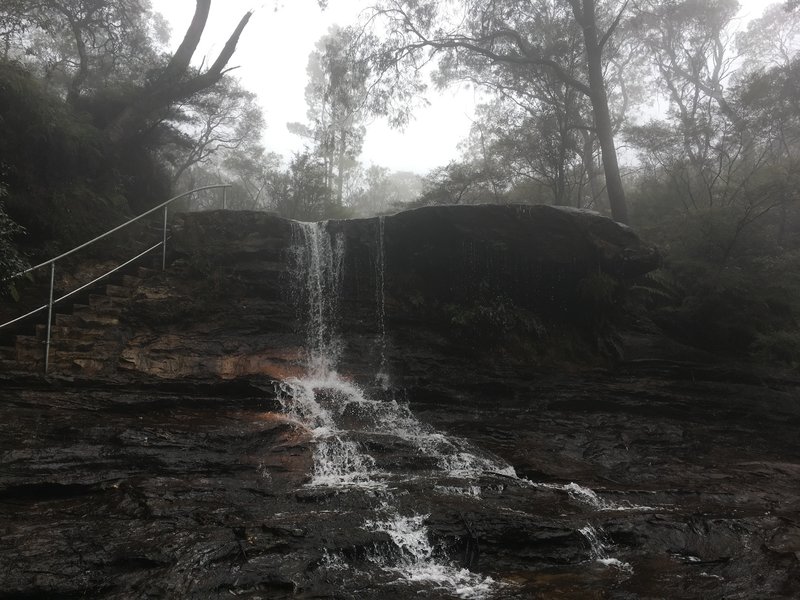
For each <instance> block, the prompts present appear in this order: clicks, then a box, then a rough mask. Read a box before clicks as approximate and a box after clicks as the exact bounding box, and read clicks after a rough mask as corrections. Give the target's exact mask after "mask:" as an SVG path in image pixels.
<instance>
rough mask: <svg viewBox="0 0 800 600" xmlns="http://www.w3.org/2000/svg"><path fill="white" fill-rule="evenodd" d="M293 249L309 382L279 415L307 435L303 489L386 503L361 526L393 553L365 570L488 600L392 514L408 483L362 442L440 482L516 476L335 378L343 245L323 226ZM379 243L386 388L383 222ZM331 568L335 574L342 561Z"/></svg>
mask: <svg viewBox="0 0 800 600" xmlns="http://www.w3.org/2000/svg"><path fill="white" fill-rule="evenodd" d="M295 240H296V244H295V248H294V259H295V269H294V271H295V275H296V286H297V292H298V295H299V297H300V298H301V301H300V305H301V306H303V309H304V310H305V315H306V328H307V330H306V336H307V355H306V369H307V374H306V376H305V377H303V378H300V379H292V380H288V381H286V382H284V383H283V384H282V386H281V390H280V391H281V399H282V403H283V406H284V409H285V411H286V412H287V413H288V414H289V415H290V416H291V417H293V418H294V419H296V420H297V421H298V422H300V423H302V424H303V425H304V426H306V427H307V428H308V429H310V430H311V432H312V434H313V438H314V442H315V450H314V456H313V459H314V462H313V469H314V471H313V474H312V478H311V481H310V482H309V483H308V484H307V485H308V486H309V487H312V488H313V487H324V488H332V489H336V490H340V491H342V490H350V491H351V492H375V491H380V492H381V497H382V498H383V501H382V502H381V504H380V505H379V506H376V507H375V510H374V517H373V518H372V519H369V520H367V521H365V522H364V523H363V529H365V530H366V531H371V532H378V533H382V534H385V535H387V536H388V537H389V539H390V540H391V542H392V544H393V545H394V548H393V551H391V552H386V553H376V554H375V555H373V556H372V557H371V561H372V562H373V563H374V564H375V565H376V566H377V567H379V568H380V569H382V570H384V571H387V572H390V573H393V574H395V576H396V577H399V578H402V579H406V580H408V581H409V582H416V583H418V584H428V585H430V586H432V589H444V590H447V591H448V593H450V594H452V595H455V596H457V597H464V598H478V597H485V596H486V594H487V593H488V592H489V590H490V589H491V588H492V587H493V586H494V582H493V581H492V579H491V578H488V577H483V576H481V575H478V574H475V573H472V572H470V571H469V570H467V569H463V568H459V567H457V566H456V565H454V564H452V563H451V562H450V561H449V560H448V559H447V558H446V557H445V556H443V555H442V554H441V553H439V552H438V551H437V549H436V548H435V547H434V546H433V545H432V543H431V540H430V536H429V532H428V530H427V528H426V526H425V519H426V515H420V514H415V513H412V514H401V513H400V512H398V509H397V508H395V507H394V506H393V505H392V500H393V499H394V498H393V497H394V493H393V491H394V486H395V484H396V483H398V482H399V481H400V480H402V479H404V478H405V477H406V475H403V474H400V475H397V474H393V473H392V472H389V471H384V470H381V469H380V468H378V467H377V466H376V460H375V459H374V458H373V457H372V456H370V454H369V453H368V452H367V451H366V450H365V449H364V444H363V443H361V441H360V439H363V438H364V437H365V436H366V437H370V438H371V439H373V440H381V439H384V440H386V439H391V440H393V442H394V443H397V444H400V445H402V446H404V447H410V450H409V451H410V452H413V453H414V454H419V455H422V456H425V457H429V458H430V461H431V463H432V465H433V466H434V467H435V469H436V471H438V472H439V473H438V474H439V475H442V476H444V477H445V478H446V477H462V478H463V477H469V476H472V475H474V476H478V475H480V474H481V473H482V472H484V471H486V472H497V473H504V474H506V475H513V469H511V468H510V467H508V466H507V465H505V464H502V463H501V462H500V461H498V460H496V459H494V458H493V457H490V456H481V455H479V454H478V453H476V452H474V451H473V450H472V449H471V448H470V447H469V445H468V444H467V443H466V442H464V441H462V440H459V439H453V438H449V437H447V436H445V435H443V434H442V433H440V432H438V431H436V430H435V429H433V428H432V427H429V426H427V425H425V424H423V423H421V422H420V421H418V420H417V419H416V418H415V417H414V415H413V414H412V413H411V411H410V410H409V408H408V407H407V406H406V405H404V404H402V403H399V402H397V401H396V400H394V399H382V400H375V399H373V398H371V397H370V396H369V395H368V394H367V393H366V392H365V391H364V390H363V389H361V388H360V387H359V386H358V385H356V384H355V383H353V382H352V381H349V380H347V379H346V378H344V377H343V376H342V375H340V374H339V373H338V372H337V370H336V367H337V361H338V359H339V356H340V354H341V351H342V345H343V342H342V339H341V337H340V335H339V333H338V329H337V324H338V319H337V317H338V310H339V292H340V286H341V282H342V268H343V264H344V251H345V246H344V240H343V238H342V237H341V236H340V235H332V234H331V233H330V232H329V231H328V225H327V223H325V222H322V223H297V224H296V225H295ZM376 242H377V244H376V245H377V246H378V252H377V257H376V260H375V270H376V282H377V283H376V292H375V294H376V305H377V314H378V321H379V323H378V334H379V335H378V341H377V344H378V348H377V349H376V350H377V352H378V353H379V355H380V366H379V370H378V373H377V374H376V377H375V379H376V383H378V384H379V385H380V386H381V387H384V388H385V387H386V386H387V384H388V375H387V374H386V372H385V369H386V356H385V351H386V330H385V323H384V319H385V313H384V311H385V308H384V285H385V282H384V277H385V274H384V268H385V263H384V261H385V257H384V254H383V221H382V220H378V234H377V240H376ZM454 489H456V488H454ZM330 562H331V563H336V564H340V563H341V559H340V558H336V559H335V560H333V559H331V560H330Z"/></svg>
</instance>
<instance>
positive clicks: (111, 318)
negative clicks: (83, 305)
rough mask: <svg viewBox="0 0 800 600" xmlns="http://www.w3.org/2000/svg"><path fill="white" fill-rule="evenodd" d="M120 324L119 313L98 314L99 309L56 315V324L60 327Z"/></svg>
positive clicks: (98, 326) (93, 326)
mask: <svg viewBox="0 0 800 600" xmlns="http://www.w3.org/2000/svg"><path fill="white" fill-rule="evenodd" d="M118 324H119V315H118V314H98V312H97V311H94V310H92V311H87V312H85V313H79V314H72V315H56V325H58V326H60V327H73V328H79V327H90V328H100V327H111V326H114V325H118Z"/></svg>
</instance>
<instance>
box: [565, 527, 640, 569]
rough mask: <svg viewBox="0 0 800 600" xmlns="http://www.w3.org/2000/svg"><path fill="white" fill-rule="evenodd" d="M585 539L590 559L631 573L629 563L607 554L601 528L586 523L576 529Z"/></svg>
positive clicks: (606, 545)
mask: <svg viewBox="0 0 800 600" xmlns="http://www.w3.org/2000/svg"><path fill="white" fill-rule="evenodd" d="M578 531H579V532H580V533H581V535H583V537H585V538H586V541H588V542H589V549H590V553H591V557H592V559H594V560H595V561H597V562H599V563H600V564H603V565H605V566H607V567H614V568H617V569H619V570H620V571H622V572H624V573H627V574H632V573H633V568H632V567H631V565H630V564H628V563H626V562H622V561H621V560H619V559H618V558H612V557H610V556H609V555H608V544H607V543H606V541H605V535H604V532H603V530H602V528H601V529H600V530H599V531H598V530H597V529H596V528H595V527H593V526H592V525H590V524H587V525H586V526H585V527H581V528H580V529H579V530H578Z"/></svg>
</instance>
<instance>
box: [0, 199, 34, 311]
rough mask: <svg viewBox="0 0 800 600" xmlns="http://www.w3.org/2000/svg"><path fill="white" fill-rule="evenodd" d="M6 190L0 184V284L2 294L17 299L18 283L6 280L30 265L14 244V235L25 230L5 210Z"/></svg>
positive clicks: (0, 293)
mask: <svg viewBox="0 0 800 600" xmlns="http://www.w3.org/2000/svg"><path fill="white" fill-rule="evenodd" d="M4 192H5V190H4V188H3V187H2V184H0V282H3V283H2V284H0V296H2V295H6V294H8V295H10V296H11V297H12V298H14V300H17V299H18V296H17V288H16V283H15V282H13V281H5V280H6V279H7V278H8V277H11V276H12V275H14V274H16V273H18V272H20V271H22V270H23V269H25V268H26V267H27V266H28V265H27V262H26V261H25V260H24V259H23V258H22V256H21V255H20V253H19V251H18V250H17V248H16V246H15V245H14V237H15V236H17V235H19V234H21V233H22V232H23V231H24V230H23V229H22V227H20V226H19V225H17V224H16V223H15V222H14V221H12V220H11V219H10V218H9V217H8V215H7V214H6V213H5V211H4V210H3V204H2V197H3V194H4Z"/></svg>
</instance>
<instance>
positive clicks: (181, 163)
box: [165, 75, 264, 183]
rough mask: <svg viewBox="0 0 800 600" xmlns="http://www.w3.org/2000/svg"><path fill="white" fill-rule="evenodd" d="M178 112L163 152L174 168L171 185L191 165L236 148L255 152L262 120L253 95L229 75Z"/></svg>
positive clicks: (261, 128)
mask: <svg viewBox="0 0 800 600" xmlns="http://www.w3.org/2000/svg"><path fill="white" fill-rule="evenodd" d="M182 109H183V110H182V111H181V115H180V119H179V121H178V122H179V127H178V129H177V130H176V132H175V133H176V135H175V142H174V143H172V144H171V145H170V147H169V148H167V149H166V152H165V153H166V155H167V156H168V157H169V162H170V163H171V164H173V165H174V171H173V173H172V181H173V183H175V182H177V181H178V180H179V179H180V178H181V176H182V175H183V173H184V172H185V171H186V170H187V169H189V168H190V167H192V166H193V165H196V164H204V163H207V162H208V161H209V160H210V159H212V158H213V157H214V156H217V155H220V154H227V153H230V152H232V151H236V150H238V149H240V148H245V149H248V150H250V151H255V150H254V147H255V146H257V145H258V144H259V141H260V138H261V133H262V131H263V129H264V116H263V114H262V112H261V108H260V107H259V106H258V105H257V104H256V95H255V94H254V93H252V92H249V91H247V90H245V89H244V88H242V86H241V84H240V83H239V81H237V80H236V79H234V78H233V77H231V76H230V75H226V76H225V77H223V78H222V79H220V81H219V82H217V83H216V84H215V85H213V86H212V87H210V88H208V89H207V90H204V91H203V92H200V93H198V94H196V95H195V97H193V98H191V99H190V100H189V101H188V102H186V103H185V104H184V105H183V107H182ZM226 151H227V152H226ZM256 152H257V151H256ZM262 152H263V150H262ZM222 160H225V157H224V156H223V157H222Z"/></svg>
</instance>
